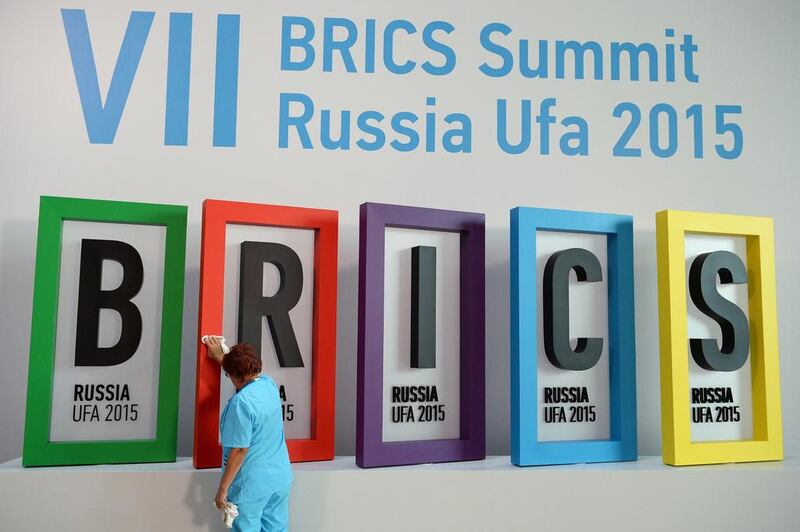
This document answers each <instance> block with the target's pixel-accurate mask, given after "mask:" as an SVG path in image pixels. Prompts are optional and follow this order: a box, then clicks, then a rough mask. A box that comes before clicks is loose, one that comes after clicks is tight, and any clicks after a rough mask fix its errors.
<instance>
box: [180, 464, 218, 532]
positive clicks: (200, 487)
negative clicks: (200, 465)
mask: <svg viewBox="0 0 800 532" xmlns="http://www.w3.org/2000/svg"><path fill="white" fill-rule="evenodd" d="M221 474H222V473H219V474H216V475H211V474H208V473H207V472H203V471H195V472H194V473H193V474H192V478H191V480H190V481H189V489H188V491H187V492H186V497H184V499H183V502H184V504H185V506H186V508H188V510H189V512H190V513H191V515H192V530H221V529H222V525H221V524H220V522H221V515H220V513H219V512H218V511H217V509H216V508H215V507H214V496H215V495H216V494H217V486H218V485H219V479H220V476H221Z"/></svg>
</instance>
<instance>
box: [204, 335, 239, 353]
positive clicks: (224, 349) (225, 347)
mask: <svg viewBox="0 0 800 532" xmlns="http://www.w3.org/2000/svg"><path fill="white" fill-rule="evenodd" d="M209 338H219V339H220V341H221V342H222V353H223V354H225V355H227V354H228V353H230V352H231V348H230V347H228V344H226V343H225V337H224V336H215V335H213V334H207V335H205V336H203V337H202V338H200V341H201V342H203V343H204V344H206V345H208V339H209Z"/></svg>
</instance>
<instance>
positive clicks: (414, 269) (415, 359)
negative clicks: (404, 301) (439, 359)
mask: <svg viewBox="0 0 800 532" xmlns="http://www.w3.org/2000/svg"><path fill="white" fill-rule="evenodd" d="M411 367H412V368H435V367H436V248H435V247H431V246H416V247H413V248H411Z"/></svg>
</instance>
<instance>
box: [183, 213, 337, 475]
mask: <svg viewBox="0 0 800 532" xmlns="http://www.w3.org/2000/svg"><path fill="white" fill-rule="evenodd" d="M338 220H339V213H338V212H336V211H329V210H320V209H306V208H300V207H281V206H275V205H261V204H254V203H238V202H232V201H218V200H206V201H205V202H204V203H203V237H202V239H203V240H202V248H201V257H200V319H199V331H198V333H199V334H198V338H200V337H201V336H202V335H206V334H215V335H218V334H221V335H223V336H225V338H226V339H227V340H228V343H229V345H233V344H235V343H240V342H241V343H248V344H251V345H252V346H254V347H255V349H256V352H258V353H259V355H260V356H261V362H262V370H263V372H264V373H265V374H267V375H269V376H270V377H272V379H273V380H274V381H275V383H276V384H277V385H278V387H279V390H280V395H281V401H282V405H283V422H284V432H285V435H286V442H287V446H288V448H289V457H290V458H291V460H292V461H293V462H304V461H313V460H331V459H333V452H334V451H333V445H334V412H335V378H336V280H337V246H338V242H337V238H338ZM234 392H235V389H234V387H233V385H232V384H231V382H230V381H229V380H228V379H227V378H225V377H224V376H223V374H222V369H221V367H220V365H219V364H217V363H216V362H215V361H213V360H212V359H210V358H209V357H208V353H207V350H206V346H205V345H204V344H202V343H201V342H200V341H199V340H198V343H197V387H196V402H195V427H194V465H195V467H197V468H207V467H219V466H220V464H221V461H222V448H221V447H220V444H219V417H220V412H221V408H220V405H224V404H225V402H227V400H228V399H229V398H230V397H231V396H232V395H233V394H234Z"/></svg>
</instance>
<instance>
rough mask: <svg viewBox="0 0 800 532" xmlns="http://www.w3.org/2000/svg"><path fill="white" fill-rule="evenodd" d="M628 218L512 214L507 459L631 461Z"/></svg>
mask: <svg viewBox="0 0 800 532" xmlns="http://www.w3.org/2000/svg"><path fill="white" fill-rule="evenodd" d="M634 330H635V329H634V301H633V219H632V218H631V217H630V216H620V215H613V214H598V213H588V212H574V211H561V210H551V209H533V208H528V207H517V208H515V209H513V210H512V211H511V461H512V462H513V463H514V464H516V465H519V466H529V465H544V464H565V463H577V462H614V461H623V460H636V458H637V444H636V365H635V364H636V363H635V360H636V352H635V341H634Z"/></svg>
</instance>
